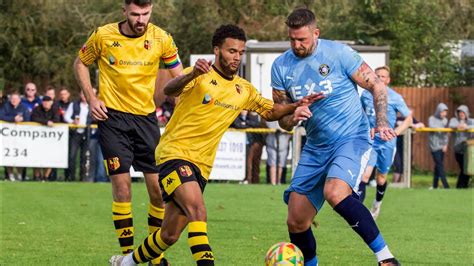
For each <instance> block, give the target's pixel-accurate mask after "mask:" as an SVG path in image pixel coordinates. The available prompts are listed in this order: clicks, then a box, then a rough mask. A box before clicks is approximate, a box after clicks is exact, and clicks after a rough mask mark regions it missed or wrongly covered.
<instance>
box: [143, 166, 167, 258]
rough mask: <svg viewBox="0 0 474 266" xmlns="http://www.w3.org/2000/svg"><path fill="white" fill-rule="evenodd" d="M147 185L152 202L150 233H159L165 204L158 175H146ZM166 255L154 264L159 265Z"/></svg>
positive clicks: (149, 207) (149, 220) (149, 218)
mask: <svg viewBox="0 0 474 266" xmlns="http://www.w3.org/2000/svg"><path fill="white" fill-rule="evenodd" d="M144 176H145V183H146V188H147V192H148V197H149V199H150V202H149V204H148V233H149V234H152V233H154V232H156V231H158V230H159V229H160V228H161V226H162V224H163V219H164V216H165V204H164V202H163V199H162V198H161V190H160V186H159V184H158V174H155V173H144ZM163 256H164V253H163V254H162V255H161V256H160V257H159V258H157V259H154V260H152V264H156V265H159V264H160V263H161V260H162V259H163Z"/></svg>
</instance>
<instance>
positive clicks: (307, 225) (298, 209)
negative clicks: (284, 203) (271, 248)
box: [286, 192, 318, 266]
mask: <svg viewBox="0 0 474 266" xmlns="http://www.w3.org/2000/svg"><path fill="white" fill-rule="evenodd" d="M315 216H316V209H315V208H314V206H313V204H312V203H311V202H310V200H309V199H308V197H307V196H306V195H302V194H298V193H297V192H291V193H290V196H289V199H288V218H287V221H286V223H287V226H288V233H289V235H290V240H291V243H293V244H295V245H296V246H297V247H298V248H299V249H300V250H301V252H302V253H303V257H304V258H305V265H306V266H310V265H317V261H318V260H317V257H316V238H315V237H314V235H313V232H312V230H311V224H312V222H313V219H314V217H315Z"/></svg>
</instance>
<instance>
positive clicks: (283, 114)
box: [260, 89, 324, 130]
mask: <svg viewBox="0 0 474 266" xmlns="http://www.w3.org/2000/svg"><path fill="white" fill-rule="evenodd" d="M272 94H273V99H274V102H275V104H273V108H272V109H271V110H269V111H268V112H265V113H263V114H260V115H261V116H262V117H263V119H265V120H267V121H275V120H279V121H278V123H279V124H280V126H281V127H282V128H283V129H285V130H291V129H292V128H293V127H294V126H295V125H296V124H297V123H298V122H299V121H300V120H306V119H308V118H309V117H311V112H309V114H308V113H307V112H301V111H302V110H307V111H309V109H308V106H309V105H311V104H312V103H314V102H315V101H318V100H320V99H322V98H323V97H324V95H323V94H322V93H316V94H312V95H309V96H306V97H304V98H303V99H301V100H299V101H297V102H295V103H293V102H291V99H290V98H289V97H288V96H287V95H286V94H285V92H284V91H281V90H275V89H274V90H273V93H272ZM297 110H299V112H298V114H295V111H297Z"/></svg>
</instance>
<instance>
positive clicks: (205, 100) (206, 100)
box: [202, 93, 214, 104]
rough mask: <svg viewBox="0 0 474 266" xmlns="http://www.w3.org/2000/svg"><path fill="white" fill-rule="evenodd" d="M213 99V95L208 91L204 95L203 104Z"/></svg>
mask: <svg viewBox="0 0 474 266" xmlns="http://www.w3.org/2000/svg"><path fill="white" fill-rule="evenodd" d="M213 101H214V99H212V97H211V95H209V94H207V93H206V94H205V95H204V98H203V99H202V104H208V103H212V102H213Z"/></svg>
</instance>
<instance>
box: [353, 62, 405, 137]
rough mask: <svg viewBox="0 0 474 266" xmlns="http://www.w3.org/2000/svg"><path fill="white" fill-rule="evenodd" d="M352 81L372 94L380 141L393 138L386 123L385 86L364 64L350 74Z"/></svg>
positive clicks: (391, 131) (392, 133)
mask: <svg viewBox="0 0 474 266" xmlns="http://www.w3.org/2000/svg"><path fill="white" fill-rule="evenodd" d="M352 80H354V81H355V83H357V85H359V86H361V87H362V88H364V89H366V90H368V91H370V92H371V93H372V96H373V98H374V107H375V114H376V119H377V128H376V129H375V131H378V132H379V134H380V137H381V139H382V140H390V139H392V138H395V137H396V136H397V135H396V134H395V132H394V131H393V129H392V128H390V125H389V124H388V122H387V88H386V86H385V84H384V83H383V82H382V81H381V80H380V79H379V78H378V77H377V75H376V74H375V72H374V71H373V70H372V69H371V68H370V67H369V66H368V65H367V64H366V63H365V62H364V63H362V65H361V66H360V67H359V69H357V71H356V72H354V74H352Z"/></svg>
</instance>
